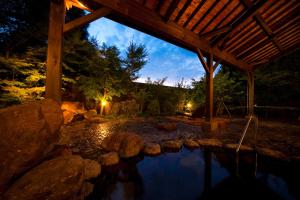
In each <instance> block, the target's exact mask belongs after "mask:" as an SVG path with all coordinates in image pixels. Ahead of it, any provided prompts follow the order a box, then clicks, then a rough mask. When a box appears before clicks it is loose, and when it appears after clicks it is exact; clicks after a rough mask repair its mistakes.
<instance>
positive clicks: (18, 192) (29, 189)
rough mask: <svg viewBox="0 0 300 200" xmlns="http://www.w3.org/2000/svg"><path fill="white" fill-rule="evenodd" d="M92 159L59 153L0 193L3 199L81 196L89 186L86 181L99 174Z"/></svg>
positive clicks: (64, 199) (53, 199) (66, 199)
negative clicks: (59, 154)
mask: <svg viewBox="0 0 300 200" xmlns="http://www.w3.org/2000/svg"><path fill="white" fill-rule="evenodd" d="M100 170H101V168H100V165H99V164H98V163H97V162H96V161H91V160H85V159H82V158H81V157H80V156H61V157H57V158H55V159H52V160H49V161H45V162H43V163H42V164H40V165H39V166H37V167H35V168H33V169H32V170H31V171H29V172H28V173H26V174H25V175H24V176H22V177H21V178H20V179H18V180H17V181H16V182H15V183H14V184H13V185H12V186H11V187H10V188H9V189H8V190H7V192H6V193H5V194H4V199H7V200H19V199H22V200H36V199H48V200H69V199H76V200H77V199H78V200H79V199H84V196H86V195H88V192H90V191H91V190H92V186H91V185H90V184H89V183H88V182H86V180H88V179H90V178H93V177H97V176H98V175H99V174H100Z"/></svg>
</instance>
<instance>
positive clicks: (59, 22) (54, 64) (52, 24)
mask: <svg viewBox="0 0 300 200" xmlns="http://www.w3.org/2000/svg"><path fill="white" fill-rule="evenodd" d="M64 22H65V1H64V0H51V5H50V19H49V31H48V51H47V64H46V65H47V73H46V98H49V99H54V100H56V101H58V102H60V101H61V81H62V80H61V79H62V69H61V61H62V46H63V26H64Z"/></svg>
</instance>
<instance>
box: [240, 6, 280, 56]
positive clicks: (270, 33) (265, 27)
mask: <svg viewBox="0 0 300 200" xmlns="http://www.w3.org/2000/svg"><path fill="white" fill-rule="evenodd" d="M240 1H241V3H243V4H244V6H245V7H247V8H248V9H249V8H250V7H251V6H253V5H252V3H251V2H250V1H249V0H240ZM253 17H254V19H255V21H256V22H257V23H258V25H259V26H260V27H261V28H262V29H263V31H264V32H265V33H266V34H267V36H268V37H269V39H270V40H271V41H272V42H273V43H274V45H275V46H276V47H277V48H278V49H279V51H283V48H282V46H281V44H280V43H279V41H278V40H277V39H276V37H275V35H274V33H273V31H272V30H271V28H270V27H269V26H268V25H267V24H266V22H265V21H264V20H263V19H262V17H261V15H260V14H259V13H255V14H254V16H253Z"/></svg>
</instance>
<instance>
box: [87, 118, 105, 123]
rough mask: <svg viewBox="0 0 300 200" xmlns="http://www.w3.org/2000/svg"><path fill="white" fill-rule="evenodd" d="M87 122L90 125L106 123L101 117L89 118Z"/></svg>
mask: <svg viewBox="0 0 300 200" xmlns="http://www.w3.org/2000/svg"><path fill="white" fill-rule="evenodd" d="M88 120H89V122H91V123H103V122H106V121H107V120H106V119H104V118H103V117H100V116H95V117H91V118H89V119H88Z"/></svg>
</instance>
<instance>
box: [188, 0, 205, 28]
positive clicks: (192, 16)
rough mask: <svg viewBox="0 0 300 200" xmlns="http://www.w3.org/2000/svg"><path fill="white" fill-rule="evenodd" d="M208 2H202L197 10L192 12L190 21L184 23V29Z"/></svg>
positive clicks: (203, 0)
mask: <svg viewBox="0 0 300 200" xmlns="http://www.w3.org/2000/svg"><path fill="white" fill-rule="evenodd" d="M205 2H206V0H202V1H201V2H200V3H199V4H198V6H197V7H196V8H195V10H194V11H193V12H192V14H191V15H190V16H189V17H188V19H187V20H186V21H185V22H184V24H183V27H186V26H187V25H188V24H189V23H190V21H191V20H192V19H193V18H194V17H195V15H196V14H197V13H198V11H199V10H200V9H201V8H202V6H203V5H204V3H205Z"/></svg>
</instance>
